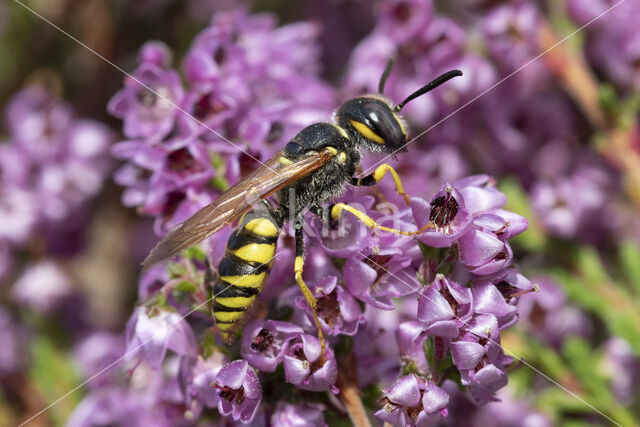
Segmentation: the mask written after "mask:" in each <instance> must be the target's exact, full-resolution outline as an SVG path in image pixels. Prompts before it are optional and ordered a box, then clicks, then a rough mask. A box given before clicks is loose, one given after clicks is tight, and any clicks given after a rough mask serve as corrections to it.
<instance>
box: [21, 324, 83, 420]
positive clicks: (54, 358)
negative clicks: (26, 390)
mask: <svg viewBox="0 0 640 427" xmlns="http://www.w3.org/2000/svg"><path fill="white" fill-rule="evenodd" d="M31 362H32V363H31V370H30V372H29V376H30V378H31V382H32V383H33V384H35V386H36V388H37V389H38V391H39V392H40V394H41V395H42V396H43V398H44V399H45V401H46V402H47V403H53V402H55V401H56V399H58V398H59V397H60V396H63V395H65V393H67V392H68V391H69V390H73V389H75V387H76V386H77V385H78V384H79V383H80V378H79V376H78V373H77V372H76V370H75V368H74V366H73V363H72V361H71V360H70V359H68V358H67V357H66V355H65V353H64V352H63V351H62V350H61V349H59V348H57V347H56V346H55V345H54V344H53V342H52V341H51V340H50V339H49V338H48V337H47V336H43V335H34V339H33V341H32V344H31ZM81 398H82V393H81V392H80V391H76V392H74V393H71V394H69V396H67V397H66V398H65V399H63V400H61V401H60V402H58V403H57V404H55V405H53V406H52V407H51V409H50V415H51V418H52V420H53V424H54V425H56V426H62V425H64V422H65V420H67V419H68V418H69V415H70V414H71V412H72V411H73V409H74V408H75V407H76V405H77V404H78V403H79V402H80V399H81Z"/></svg>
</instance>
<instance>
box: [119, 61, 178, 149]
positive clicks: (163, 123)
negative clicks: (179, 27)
mask: <svg viewBox="0 0 640 427" xmlns="http://www.w3.org/2000/svg"><path fill="white" fill-rule="evenodd" d="M134 77H135V80H134V79H133V78H130V77H127V78H126V79H125V87H124V88H123V89H121V90H120V91H119V92H118V93H116V94H115V95H114V96H113V98H112V99H111V101H109V105H108V107H107V108H108V110H109V113H110V114H112V115H114V116H116V117H118V118H120V119H122V120H123V121H124V134H125V136H127V137H128V138H152V139H153V140H156V141H157V140H160V139H162V138H163V137H164V136H166V135H168V134H169V132H170V131H171V129H172V128H173V121H174V119H175V117H176V115H177V114H180V112H179V110H177V108H176V106H177V105H180V103H181V102H182V98H183V97H184V89H183V87H182V84H181V82H180V77H179V76H178V73H177V72H176V71H173V70H163V69H162V68H160V67H158V66H157V65H155V64H153V63H149V62H144V63H142V64H141V65H140V66H139V67H138V69H137V70H136V72H135V73H134Z"/></svg>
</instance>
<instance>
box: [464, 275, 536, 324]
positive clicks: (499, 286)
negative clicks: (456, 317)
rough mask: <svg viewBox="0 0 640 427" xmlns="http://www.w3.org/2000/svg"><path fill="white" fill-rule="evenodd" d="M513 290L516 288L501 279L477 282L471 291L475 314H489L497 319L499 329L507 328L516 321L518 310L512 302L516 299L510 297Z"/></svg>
mask: <svg viewBox="0 0 640 427" xmlns="http://www.w3.org/2000/svg"><path fill="white" fill-rule="evenodd" d="M525 280H526V279H525ZM527 282H528V281H527ZM514 289H517V288H515V287H513V286H512V285H511V284H509V283H508V282H507V281H506V280H505V279H503V278H500V279H497V280H495V279H494V280H492V281H478V282H477V283H476V284H475V286H473V288H472V289H471V292H472V294H473V301H474V308H475V311H476V313H484V314H491V315H493V316H495V317H496V318H497V320H498V323H499V324H500V329H506V328H508V327H509V326H511V325H512V324H513V323H515V322H516V321H517V320H518V319H517V315H518V308H517V307H516V305H515V302H514V301H513V300H515V299H516V298H517V297H513V296H512V295H511V294H512V293H515V292H513V290H514ZM530 289H531V287H529V288H528V289H527V290H526V291H529V290H530Z"/></svg>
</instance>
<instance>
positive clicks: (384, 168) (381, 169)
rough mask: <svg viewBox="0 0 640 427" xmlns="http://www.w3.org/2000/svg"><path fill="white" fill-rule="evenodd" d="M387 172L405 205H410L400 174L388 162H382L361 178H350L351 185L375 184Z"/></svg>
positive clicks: (366, 185)
mask: <svg viewBox="0 0 640 427" xmlns="http://www.w3.org/2000/svg"><path fill="white" fill-rule="evenodd" d="M387 172H389V173H390V174H391V176H392V177H393V182H394V184H395V185H396V193H398V194H399V195H401V196H402V197H403V198H404V201H405V203H406V204H407V206H411V204H410V203H409V196H408V195H407V193H405V192H404V186H403V185H402V180H401V179H400V175H398V172H396V171H395V169H393V168H392V167H391V166H390V165H389V164H387V163H383V164H381V165H380V166H378V167H377V168H376V170H375V171H373V173H372V174H369V175H367V176H365V177H363V178H351V185H355V186H357V187H368V186H372V185H376V184H377V183H379V182H380V181H382V178H384V176H385V175H386V174H387Z"/></svg>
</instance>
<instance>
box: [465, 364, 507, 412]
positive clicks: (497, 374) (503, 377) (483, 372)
mask: <svg viewBox="0 0 640 427" xmlns="http://www.w3.org/2000/svg"><path fill="white" fill-rule="evenodd" d="M466 373H468V374H469V377H463V378H462V384H463V385H465V386H466V387H467V397H468V398H469V399H470V400H471V401H472V402H474V403H475V404H476V405H485V404H487V403H489V402H493V401H495V400H496V398H495V394H496V392H497V391H498V390H500V389H501V388H503V387H504V386H506V385H507V374H506V373H505V372H504V369H500V368H499V367H498V366H496V365H494V364H489V365H485V366H482V367H480V368H479V369H478V370H477V371H475V370H474V371H466Z"/></svg>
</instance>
